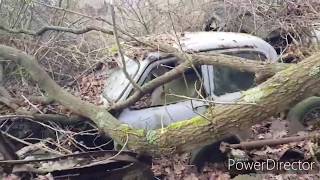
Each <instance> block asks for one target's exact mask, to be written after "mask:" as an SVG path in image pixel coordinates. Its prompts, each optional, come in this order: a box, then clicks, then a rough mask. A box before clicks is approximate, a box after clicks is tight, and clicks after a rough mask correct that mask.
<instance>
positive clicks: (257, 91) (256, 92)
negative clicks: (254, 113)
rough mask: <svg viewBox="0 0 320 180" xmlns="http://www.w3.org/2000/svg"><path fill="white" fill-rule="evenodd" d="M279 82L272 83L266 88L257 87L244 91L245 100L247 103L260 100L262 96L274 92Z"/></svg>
mask: <svg viewBox="0 0 320 180" xmlns="http://www.w3.org/2000/svg"><path fill="white" fill-rule="evenodd" d="M277 86H278V84H274V85H270V86H268V87H265V88H260V87H255V88H252V89H249V90H247V91H244V92H243V95H244V96H243V100H244V101H245V102H247V103H256V102H259V101H260V100H261V99H262V98H264V97H266V96H268V95H269V94H271V93H273V92H274V90H275V88H276V87H277Z"/></svg>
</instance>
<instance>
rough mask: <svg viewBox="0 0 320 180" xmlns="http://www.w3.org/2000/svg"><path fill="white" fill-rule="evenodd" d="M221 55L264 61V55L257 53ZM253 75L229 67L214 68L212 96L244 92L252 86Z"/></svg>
mask: <svg viewBox="0 0 320 180" xmlns="http://www.w3.org/2000/svg"><path fill="white" fill-rule="evenodd" d="M223 54H227V55H231V56H237V57H242V58H245V59H250V60H257V61H265V60H266V59H267V58H266V56H265V55H264V54H262V53H261V52H257V51H233V52H225V53H223ZM254 79H255V75H254V73H250V72H243V71H240V70H237V69H232V68H229V67H214V87H215V88H214V94H215V95H217V96H220V95H223V94H226V93H233V92H237V91H244V90H247V89H249V88H251V87H252V86H253V85H254Z"/></svg>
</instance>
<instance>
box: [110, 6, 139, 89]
mask: <svg viewBox="0 0 320 180" xmlns="http://www.w3.org/2000/svg"><path fill="white" fill-rule="evenodd" d="M105 6H106V4H105ZM110 10H111V18H112V24H113V35H114V38H115V41H116V43H117V47H118V52H119V56H120V59H121V61H122V70H123V73H124V75H125V76H126V78H127V79H128V80H129V81H130V83H131V84H132V85H133V86H134V88H135V89H136V90H138V91H140V92H143V91H142V89H141V87H140V86H139V85H138V84H137V83H136V82H135V81H134V80H133V79H132V78H131V77H130V74H129V73H128V71H127V67H126V61H125V59H124V55H123V52H122V49H121V45H120V42H119V38H118V32H117V27H116V18H115V11H114V7H113V5H112V4H110Z"/></svg>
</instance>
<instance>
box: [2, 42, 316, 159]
mask: <svg viewBox="0 0 320 180" xmlns="http://www.w3.org/2000/svg"><path fill="white" fill-rule="evenodd" d="M0 57H3V58H5V59H8V60H12V61H15V62H16V63H17V64H19V65H20V66H22V67H24V68H25V69H26V70H27V71H28V72H29V73H30V75H31V77H32V78H33V80H35V81H36V82H37V83H38V84H39V87H41V88H42V89H44V90H45V91H46V92H47V94H48V96H49V97H50V98H52V99H54V100H55V101H57V102H59V103H61V104H62V105H64V106H65V107H67V108H69V109H70V110H72V111H73V112H75V113H78V114H79V115H82V116H85V117H88V118H90V119H91V120H92V121H94V122H95V123H96V124H97V126H98V127H99V128H100V129H101V130H102V131H103V132H105V133H107V134H108V135H110V136H111V137H112V138H113V139H114V140H116V141H117V142H118V143H120V144H125V145H126V146H127V148H129V149H131V150H135V151H138V152H146V153H149V154H153V155H158V154H168V153H179V152H185V151H190V150H192V149H194V148H196V147H199V146H203V145H206V144H210V143H212V142H214V141H216V140H219V139H221V138H222V137H223V136H225V135H226V134H229V133H232V132H236V131H241V130H243V131H245V130H246V129H248V127H250V126H251V125H253V124H256V123H257V122H260V121H263V120H265V119H267V118H268V117H270V116H272V115H275V114H277V113H279V112H281V111H283V110H285V109H286V108H287V107H290V106H291V105H292V104H294V103H296V102H298V101H300V100H302V99H303V98H305V97H307V96H311V95H314V94H316V93H317V92H318V91H319V89H320V53H317V54H315V55H313V56H311V57H309V58H307V59H305V60H304V61H302V62H301V63H299V64H296V65H292V66H290V67H289V68H287V69H285V70H283V71H280V72H278V73H277V74H276V75H274V76H273V77H272V78H270V79H268V80H267V81H265V82H264V83H262V84H260V85H259V86H257V87H255V88H252V89H249V90H248V91H244V92H243V93H242V94H243V95H242V98H241V99H240V100H239V102H247V103H256V105H222V104H221V105H220V104H219V105H215V106H213V107H209V108H208V110H207V112H206V113H205V114H204V116H205V117H204V116H198V117H195V118H192V119H189V120H185V121H181V122H176V123H173V124H171V125H169V126H168V127H166V128H162V129H157V130H150V131H146V130H143V129H132V128H130V127H129V126H128V125H126V124H121V123H120V122H119V121H118V120H117V119H116V118H115V117H113V116H112V115H111V114H110V113H109V112H108V111H107V110H105V109H104V108H102V107H98V106H95V105H93V104H90V103H88V102H84V101H82V100H80V99H79V98H77V97H75V96H73V95H71V94H70V93H68V92H67V91H65V90H64V89H62V88H61V87H60V86H58V85H57V84H56V83H55V82H54V81H53V80H52V79H51V78H50V76H49V75H48V74H47V73H46V72H45V71H44V70H43V69H42V68H41V67H40V65H39V64H38V63H37V61H36V60H35V59H34V58H33V57H31V56H28V55H27V54H25V53H24V52H22V51H19V50H17V49H14V48H11V47H7V46H3V45H0Z"/></svg>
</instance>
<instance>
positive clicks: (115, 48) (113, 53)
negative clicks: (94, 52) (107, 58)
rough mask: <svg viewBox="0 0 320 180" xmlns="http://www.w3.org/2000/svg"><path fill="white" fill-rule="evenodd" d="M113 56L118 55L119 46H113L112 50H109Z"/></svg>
mask: <svg viewBox="0 0 320 180" xmlns="http://www.w3.org/2000/svg"><path fill="white" fill-rule="evenodd" d="M109 51H110V53H111V55H115V54H117V53H118V51H119V49H118V46H117V45H113V46H111V48H110V49H109Z"/></svg>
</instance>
